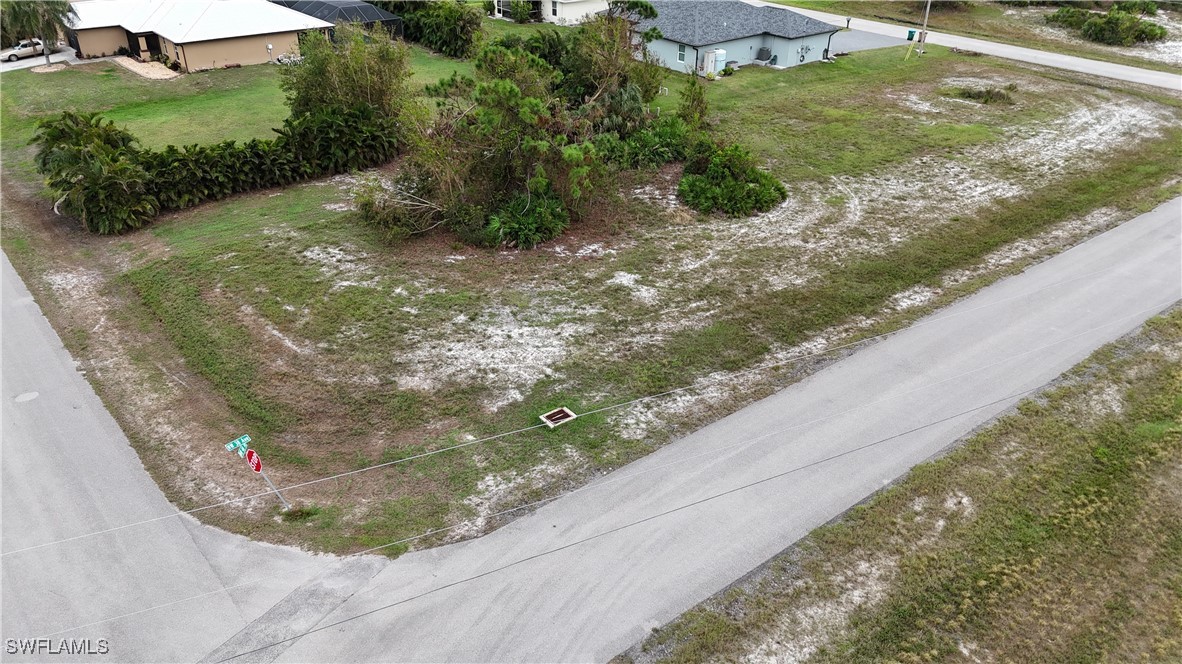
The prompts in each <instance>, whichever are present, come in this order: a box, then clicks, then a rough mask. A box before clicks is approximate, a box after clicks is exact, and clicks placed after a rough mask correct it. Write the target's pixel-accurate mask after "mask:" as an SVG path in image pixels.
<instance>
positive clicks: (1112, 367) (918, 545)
mask: <svg viewBox="0 0 1182 664" xmlns="http://www.w3.org/2000/svg"><path fill="white" fill-rule="evenodd" d="M1170 348H1172V349H1174V351H1173V352H1176V350H1177V349H1178V348H1182V311H1178V310H1175V311H1174V312H1173V313H1171V314H1168V315H1166V316H1164V317H1161V318H1157V319H1154V320H1152V321H1150V322H1149V323H1147V324H1146V326H1145V329H1144V330H1143V331H1142V332H1140V333H1139V334H1138V335H1137V336H1136V337H1134V338H1131V339H1125V340H1122V341H1119V342H1117V343H1115V344H1112V345H1110V346H1108V347H1106V348H1104V349H1101V350H1100V351H1097V352H1096V353H1095V354H1093V356H1092V357H1091V358H1089V359H1088V360H1087V361H1085V362H1084V363H1083V364H1081V365H1080V366H1079V367H1077V368H1076V369H1075V370H1073V371H1072V372H1071V373H1070V374H1069V376H1070V378H1069V380H1068V381H1067V382H1066V383H1065V384H1063V385H1062V386H1060V387H1057V388H1055V389H1053V390H1051V391H1050V392H1049V393H1047V394H1046V395H1044V396H1042V397H1040V398H1039V399H1036V400H1031V401H1027V402H1025V403H1023V404H1022V405H1021V406H1020V407H1019V409H1018V413H1017V414H1014V415H1011V416H1008V417H1005V418H1003V419H1002V420H1000V421H999V422H997V423H995V424H994V425H992V426H990V427H989V428H988V429H986V430H984V431H982V432H980V433H979V434H976V435H974V436H973V437H972V438H971V439H969V440H968V441H967V442H966V443H965V444H964V445H963V446H962V447H960V448H959V449H957V450H955V451H953V452H951V453H949V454H948V455H947V456H945V457H943V458H942V459H940V460H938V461H934V462H930V463H927V464H923V465H921V466H918V467H916V468H915V469H914V470H913V471H912V472H911V473H910V474H909V475H908V476H907V477H906V478H905V479H904V480H903V481H901V482H900V483H899V484H898V485H896V486H894V487H892V488H890V489H888V490H886V491H884V492H882V493H880V494H878V495H877V496H875V497H874V498H873V499H872V500H870V501H869V502H868V503H867V504H865V505H862V506H860V507H858V508H855V509H854V510H852V511H851V512H850V513H849V514H848V515H847V516H846V517H844V518H843V520H842V521H840V522H838V523H836V524H834V525H830V526H825V527H822V528H820V529H818V530H816V531H814V532H813V533H812V534H811V535H809V537H807V538H806V539H805V540H804V541H802V542H801V543H800V544H799V545H797V546H796V547H794V548H793V550H792V551H790V552H788V553H785V554H783V555H782V556H780V557H778V558H777V559H774V560H773V561H771V562H770V563H769V564H768V565H767V566H766V567H765V568H764V569H763V570H762V571H761V572H760V574H759V575H758V577H757V578H756V580H754V581H752V582H751V583H748V584H745V585H743V586H741V587H736V588H732V589H730V590H728V591H726V592H724V593H722V594H720V595H719V596H717V597H715V598H713V599H711V600H709V601H708V602H706V603H703V604H702V605H700V606H698V607H696V608H694V609H692V610H691V611H689V612H687V613H686V614H684V615H683V616H681V617H680V618H678V619H677V620H675V621H673V622H672V623H670V624H669V625H667V626H665V627H663V628H661V629H660V630H657V631H656V632H655V633H654V634H653V636H651V637H650V638H649V639H648V640H647V641H646V642H645V643H644V644H643V645H642V646H641V647H640V648H638V649H633V650H632V651H630V652H629V653H628V655H626V656H625V657H622V658H620V659H623V660H626V659H630V658H635V659H641V660H643V661H646V662H652V661H669V662H701V661H720V660H722V661H733V660H740V659H743V658H744V656H745V655H749V654H751V653H752V651H753V650H754V649H755V647H756V646H757V644H759V643H760V642H763V641H765V640H767V639H769V638H774V639H776V640H777V641H782V642H785V645H789V644H792V643H797V644H799V643H800V642H801V641H807V640H808V639H810V637H813V636H819V637H821V638H820V641H821V642H820V646H819V648H818V649H817V651H816V653H815V654H813V656H812V657H811V658H810V659H809V661H812V662H835V663H836V662H841V663H843V664H844V663H858V662H882V661H894V662H929V661H961V660H960V655H961V652H962V649H964V648H966V647H967V648H968V649H970V650H976V652H975V653H974V655H975V656H977V657H980V658H981V659H983V660H986V659H987V660H990V661H1040V662H1044V661H1045V662H1096V661H1122V662H1126V661H1128V662H1131V661H1161V662H1164V661H1178V658H1180V657H1182V639H1180V638H1178V634H1179V629H1178V628H1179V623H1178V620H1179V615H1182V537H1180V536H1179V533H1180V532H1182V493H1179V492H1178V491H1177V486H1178V481H1179V480H1180V479H1182V474H1180V471H1179V469H1182V399H1180V398H1179V397H1178V395H1179V394H1182V371H1180V370H1179V367H1178V365H1177V363H1176V361H1173V360H1171V359H1170V355H1169V353H1170V351H1169V350H1167V349H1170ZM1099 390H1108V391H1111V390H1115V393H1116V394H1119V395H1120V400H1121V407H1120V408H1119V409H1111V408H1110V409H1104V408H1100V409H1098V408H1097V407H1096V406H1095V401H1094V397H1093V396H1092V395H1094V394H1095V393H1096V392H1097V391H1099ZM957 495H964V496H968V497H969V498H970V500H971V505H972V510H971V512H970V511H968V510H964V509H956V508H949V507H948V503H947V502H946V501H947V500H948V498H947V497H949V496H957ZM937 519H939V520H940V522H939V523H940V528H939V529H936V528H935V526H936V522H937ZM888 561H889V562H888ZM867 562H869V564H872V565H876V566H878V567H880V568H883V569H885V570H887V573H886V575H885V576H884V577H883V578H882V579H881V580H880V581H879V583H880V584H882V586H883V587H884V588H885V590H884V591H883V592H884V595H885V596H884V597H883V599H882V600H881V601H878V602H877V603H876V604H873V605H869V606H864V607H862V608H858V609H856V610H853V611H852V613H850V614H849V618H848V622H847V623H845V624H844V625H842V624H838V625H836V626H835V627H838V628H840V630H839V631H836V632H834V633H832V638H828V637H830V636H831V634H826V633H821V634H815V635H814V632H813V628H811V627H810V625H809V624H808V621H807V620H805V621H803V623H797V622H794V618H793V617H794V616H799V615H810V611H812V610H814V609H812V608H810V607H821V609H820V610H821V611H822V613H823V612H824V611H825V609H824V607H827V606H831V604H830V603H831V602H832V601H833V598H834V597H837V596H839V595H841V594H842V593H845V592H848V588H850V586H849V585H848V584H850V583H851V582H852V583H853V587H858V583H859V581H858V577H859V574H858V573H857V572H856V571H855V570H856V569H858V568H859V566H860V565H864V564H866V563H867Z"/></svg>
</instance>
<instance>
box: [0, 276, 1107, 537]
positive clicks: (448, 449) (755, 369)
mask: <svg viewBox="0 0 1182 664" xmlns="http://www.w3.org/2000/svg"><path fill="white" fill-rule="evenodd" d="M1114 269H1116V268H1115V266H1112V267H1107V268H1104V269H1101V270H1096V271H1094V272H1087V273H1085V274H1082V275H1078V276H1075V277H1072V278H1070V279H1064V280H1062V281H1057V282H1055V283H1052V284H1048V285H1046V286H1043V287H1041V288H1036V289H1034V290H1030V291H1026V292H1023V293H1018V294H1016V295H1012V296H1010V297H1007V298H1002V299H1000V300H996V301H994V302H989V303H986V304H982V305H979V306H976V307H971V308H968V309H965V310H963V311H957V312H953V313H949V314H946V315H943V316H938V317H934V318H930V319H927V320H922V321H919V322H916V323H914V324H912V325H910V326H908V327H906V328H902V329H901V330H892V331H889V332H883V333H881V334H876V335H872V336H869V337H864V338H862V339H858V340H856V341H851V342H848V343H845V344H840V345H837V346H831V347H829V348H825V349H822V350H819V351H813V352H811V353H804V354H801V355H796V356H793V357H790V358H785V359H781V360H776V361H774V362H769V363H765V364H762V365H756V366H754V367H750V368H747V369H743V370H740V371H736V372H733V373H729V374H727V375H725V376H719V377H718V378H716V379H714V380H707V381H705V382H701V383H692V384H690V385H684V386H682V387H677V388H673V389H670V390H666V391H664V392H659V393H657V394H650V395H648V396H643V397H638V398H635V399H631V400H628V401H622V402H619V403H615V404H611V405H608V406H603V407H600V408H596V409H593V410H590V411H586V412H584V413H580V414H579V415H580V416H581V417H586V416H588V415H594V414H597V413H602V412H606V411H609V410H615V409H618V408H623V407H625V406H630V405H633V404H637V403H642V402H645V401H650V400H653V399H659V398H662V397H667V396H670V395H673V394H677V393H679V392H684V391H687V390H693V389H702V388H704V387H707V386H709V385H712V384H715V383H720V382H724V381H727V380H733V379H735V378H737V377H739V376H744V375H747V374H751V373H757V372H761V371H767V370H768V369H773V368H776V367H780V366H784V365H787V364H791V363H794V362H799V361H801V360H805V359H809V358H814V357H820V356H823V355H826V354H829V353H834V352H837V351H841V350H846V349H849V348H854V347H856V346H860V345H863V344H867V343H869V342H872V341H877V340H879V339H883V338H885V337H888V336H890V335H893V334H895V333H897V332H901V331H903V330H910V329H916V328H919V327H924V326H927V325H931V324H934V323H938V322H942V321H945V320H948V319H950V318H954V317H956V316H961V315H964V314H968V313H972V312H975V311H979V310H981V309H986V308H989V307H993V306H996V305H998V304H1002V303H1005V302H1011V301H1013V300H1016V299H1021V298H1023V297H1028V296H1030V295H1034V294H1037V293H1040V292H1042V291H1045V290H1049V289H1051V288H1055V287H1057V286H1061V285H1064V284H1068V283H1071V282H1074V281H1079V280H1081V279H1086V278H1089V277H1093V276H1096V275H1099V274H1103V273H1105V272H1110V271H1112V270H1114ZM544 426H546V425H545V424H535V425H533V426H529V427H524V428H521V429H516V430H513V431H508V432H504V433H499V434H495V435H492V436H487V437H484V438H478V439H476V440H471V441H466V442H463V443H459V444H456V445H450V446H447V447H442V448H439V449H435V450H428V451H426V452H423V453H420V454H416V455H413V456H409V457H405V458H402V459H395V460H393V461H388V462H385V463H379V464H375V465H372V466H366V467H363V468H358V469H354V470H350V471H347V472H344V473H339V474H336V475H329V476H327V477H321V478H318V479H314V480H308V481H306V482H300V483H297V484H290V485H287V486H281V487H279V488H278V489H277V491H280V492H283V491H291V490H295V489H299V488H303V487H307V486H312V485H315V484H320V483H322V482H328V481H332V480H337V479H341V478H343V477H349V476H352V475H358V474H360V473H366V472H369V471H372V470H378V469H380V468H388V467H391V466H395V465H399V464H404V463H408V462H410V461H415V460H417V459H422V458H425V457H429V456H434V455H436V454H442V453H444V452H451V451H454V450H457V449H461V448H465V447H471V446H473V445H480V444H483V443H487V442H491V441H493V440H497V439H500V438H505V437H508V436H513V435H517V434H520V433H524V432H527V431H533V430H535V429H540V428H542V427H544ZM272 494H273V492H272V491H270V490H267V491H261V492H259V493H255V494H250V495H246V496H241V497H238V498H231V499H229V500H225V501H222V502H220V503H212V504H209V505H204V506H201V507H195V508H192V509H188V510H178V511H176V512H172V513H169V514H164V515H161V516H157V517H153V518H150V519H144V520H142V521H133V522H131V523H126V524H123V525H120V526H113V527H111V528H105V529H103V530H95V531H91V532H88V533H82V534H81V535H74V536H71V537H66V538H62V539H58V540H51V541H49V542H43V543H41V544H34V545H32V546H27V547H23V548H20V549H13V550H12V551H5V552H3V553H0V557H4V556H10V555H15V554H18V553H24V552H27V551H35V550H37V549H42V548H45V547H48V546H54V545H58V544H65V543H67V542H74V541H78V540H83V539H87V538H90V537H96V536H98V535H106V534H109V533H113V532H117V531H121V530H126V529H128V528H135V527H138V526H142V525H146V524H150V523H155V522H157V521H163V520H165V519H172V518H176V517H178V516H182V515H185V514H196V513H197V512H203V511H206V510H211V509H216V508H219V507H228V506H230V505H235V504H237V503H241V502H245V501H249V500H254V499H256V498H263V497H268V496H271V495H272Z"/></svg>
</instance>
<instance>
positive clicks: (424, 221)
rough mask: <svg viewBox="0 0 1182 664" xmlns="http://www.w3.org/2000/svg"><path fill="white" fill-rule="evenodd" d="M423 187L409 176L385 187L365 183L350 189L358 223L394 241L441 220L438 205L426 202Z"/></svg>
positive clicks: (426, 192)
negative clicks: (352, 193)
mask: <svg viewBox="0 0 1182 664" xmlns="http://www.w3.org/2000/svg"><path fill="white" fill-rule="evenodd" d="M427 189H428V187H427V185H426V183H425V181H423V180H422V179H421V178H418V177H416V176H414V175H410V176H404V177H403V178H401V179H400V180H399V181H398V182H397V183H396V184H395V185H394V186H393V187H389V188H388V187H385V186H383V185H382V184H381V183H378V182H368V183H365V184H363V185H362V186H361V187H360V188H359V189H358V190H357V191H355V192H354V197H353V200H354V201H355V202H356V204H357V212H358V214H359V216H360V217H361V221H362V223H364V224H366V225H368V226H372V227H374V228H375V229H377V230H378V231H379V232H380V233H382V235H383V236H384V237H385V239H386V240H387V241H390V242H398V241H401V240H405V239H406V238H408V237H410V236H411V235H417V234H420V233H426V232H427V231H429V230H431V229H433V228H435V227H437V226H439V225H440V223H442V218H441V217H440V212H441V211H440V210H439V208H438V207H436V206H435V205H433V204H431V203H428V202H427V198H426V197H427V196H428V195H429V192H428V191H427Z"/></svg>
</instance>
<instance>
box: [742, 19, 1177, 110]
mask: <svg viewBox="0 0 1182 664" xmlns="http://www.w3.org/2000/svg"><path fill="white" fill-rule="evenodd" d="M750 1H751V2H752V4H758V5H766V6H771V7H780V8H784V6H783V5H777V4H774V3H769V2H761V1H760V0H750ZM792 11H794V12H796V13H798V14H804V15H805V16H809V17H812V18H815V19H817V20H819V21H824V22H825V23H829V24H830V25H836V26H838V27H842V28H844V27H845V26H846V17H845V16H839V15H837V14H830V13H827V12H819V11H814V10H811V9H800V8H797V7H792ZM850 27H851V28H852V29H854V30H860V31H863V32H870V33H874V34H877V35H884V36H888V37H895V38H899V39H906V37H907V31H909V30H917V28H916V27H915V26H903V25H892V24H890V23H879V22H877V21H868V20H865V19H860V18H855V19H853V20H852V21H851V22H850ZM835 38H836V37H835ZM928 43H929V44H938V45H940V46H950V47H954V48H962V49H966V50H970V51H976V52H978V53H985V54H987V55H995V56H997V57H999V58H1008V59H1010V60H1021V61H1023V62H1030V63H1034V64H1038V65H1045V66H1047V67H1056V68H1058V69H1067V70H1070V71H1076V72H1082V73H1085V74H1095V75H1096V76H1104V77H1105V78H1115V79H1119V80H1122V81H1130V82H1133V83H1144V84H1146V85H1153V86H1157V87H1159V88H1167V89H1169V90H1175V91H1176V90H1182V76H1179V75H1178V74H1171V73H1169V72H1164V71H1154V70H1151V69H1141V68H1138V67H1130V66H1128V65H1118V64H1113V63H1110V62H1101V61H1099V60H1089V59H1087V58H1079V57H1075V56H1073V55H1063V54H1062V53H1052V52H1050V51H1040V50H1037V49H1033V48H1024V47H1022V46H1011V45H1009V44H1000V43H997V42H991V41H985V40H984V39H974V38H973V37H961V36H960V35H949V34H945V33H941V32H932V31H929V32H928Z"/></svg>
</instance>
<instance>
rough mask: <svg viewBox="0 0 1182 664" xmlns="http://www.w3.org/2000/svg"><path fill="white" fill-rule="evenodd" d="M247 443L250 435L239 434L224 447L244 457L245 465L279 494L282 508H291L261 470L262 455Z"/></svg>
mask: <svg viewBox="0 0 1182 664" xmlns="http://www.w3.org/2000/svg"><path fill="white" fill-rule="evenodd" d="M249 443H250V436H239V437H238V438H235V439H234V440H232V441H230V442H229V443H226V449H227V450H228V451H230V452H237V453H238V456H240V457H244V458H245V459H246V465H248V466H250V469H251V470H253V471H254V472H256V473H259V474H260V475H262V476H263V479H264V480H266V482H267V486H269V487H271V490H272V491H274V492H275V495H276V496H279V502H281V503H283V509H285V510H289V509H291V503H289V502H287V499H286V498H284V497H283V494H282V493H279V489H277V488H275V484H274V483H273V482H271V478H270V477H267V473H265V472H263V457H261V456H259V453H258V452H255V451H254V450H252V449H249V448H247V445H248V444H249Z"/></svg>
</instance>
